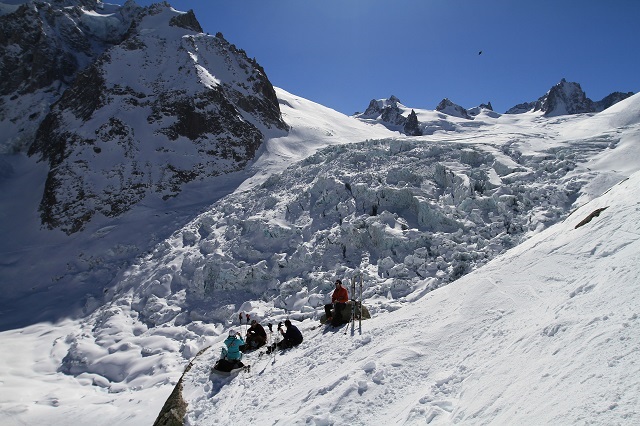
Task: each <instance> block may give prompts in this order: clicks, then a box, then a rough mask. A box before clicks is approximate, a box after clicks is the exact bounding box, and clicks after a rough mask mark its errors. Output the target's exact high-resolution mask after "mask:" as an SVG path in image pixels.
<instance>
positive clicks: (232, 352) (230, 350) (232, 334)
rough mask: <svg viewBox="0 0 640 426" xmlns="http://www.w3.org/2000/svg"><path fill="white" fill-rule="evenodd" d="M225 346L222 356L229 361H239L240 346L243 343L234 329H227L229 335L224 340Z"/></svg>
mask: <svg viewBox="0 0 640 426" xmlns="http://www.w3.org/2000/svg"><path fill="white" fill-rule="evenodd" d="M224 344H225V345H226V346H227V349H226V352H225V353H224V357H225V358H226V359H228V360H229V361H240V360H241V359H242V352H240V346H242V345H244V340H242V337H241V336H240V333H237V332H236V331H235V330H231V331H229V337H227V339H226V340H225V341H224Z"/></svg>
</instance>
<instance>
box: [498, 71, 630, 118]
mask: <svg viewBox="0 0 640 426" xmlns="http://www.w3.org/2000/svg"><path fill="white" fill-rule="evenodd" d="M632 95H633V92H628V93H622V92H613V93H611V94H609V95H607V96H605V97H604V98H603V99H602V100H600V101H592V100H591V99H589V98H588V97H587V95H586V93H585V92H584V91H583V90H582V88H581V87H580V85H579V84H578V83H574V82H568V81H567V80H565V79H564V78H563V79H562V80H561V81H560V83H558V84H556V85H555V86H553V87H552V88H551V89H549V91H548V92H547V93H546V94H545V95H544V96H542V97H540V98H539V99H538V100H537V101H536V102H525V103H522V104H519V105H516V106H515V107H513V108H511V109H509V110H508V111H507V112H506V114H519V113H522V112H526V111H542V112H544V114H545V116H547V117H554V116H558V115H567V114H582V113H589V112H600V111H604V110H605V109H607V108H609V107H610V106H612V105H614V104H616V103H617V102H620V101H621V100H624V99H626V98H628V97H629V96H632Z"/></svg>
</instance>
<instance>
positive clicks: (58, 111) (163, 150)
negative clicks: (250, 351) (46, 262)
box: [0, 1, 287, 233]
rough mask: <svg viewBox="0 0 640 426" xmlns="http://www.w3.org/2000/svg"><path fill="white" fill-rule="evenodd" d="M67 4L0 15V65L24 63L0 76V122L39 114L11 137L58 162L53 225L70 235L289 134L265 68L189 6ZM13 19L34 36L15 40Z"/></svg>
mask: <svg viewBox="0 0 640 426" xmlns="http://www.w3.org/2000/svg"><path fill="white" fill-rule="evenodd" d="M59 3H60V2H59ZM59 3H55V4H54V5H49V4H45V5H42V6H40V5H39V4H38V5H36V4H35V3H28V4H27V5H25V6H22V7H21V8H19V9H18V10H16V11H15V12H14V13H11V14H9V15H6V16H3V17H2V18H1V19H2V21H1V22H0V24H2V31H0V34H2V38H0V43H4V46H6V49H5V52H7V53H5V55H4V57H3V58H2V64H3V66H2V68H1V71H0V72H2V73H6V70H7V69H8V67H10V66H12V64H15V65H16V66H18V65H19V66H21V67H22V68H20V71H19V73H18V75H17V76H15V77H12V78H10V79H3V80H2V86H0V89H1V90H2V95H3V97H2V103H1V104H0V107H2V108H3V109H2V110H1V111H0V113H1V115H0V120H1V123H2V124H1V125H7V123H11V122H12V119H13V121H15V120H16V118H15V117H12V116H10V114H9V113H8V111H9V110H10V109H11V108H13V107H14V106H16V105H17V104H20V107H21V110H23V111H24V112H27V113H29V114H28V115H29V116H30V117H31V118H30V119H29V120H26V121H25V123H26V122H27V121H28V122H29V123H31V124H30V125H31V127H30V128H29V129H27V127H28V126H27V125H26V124H25V126H23V127H24V128H23V129H22V133H21V134H19V139H20V143H18V142H16V140H15V138H14V140H13V142H10V143H9V144H10V145H12V148H11V149H12V150H14V151H15V150H17V148H16V146H18V145H20V146H29V150H28V153H29V155H32V156H35V157H36V158H38V159H40V160H42V161H47V162H48V163H49V166H50V172H49V175H48V178H47V182H46V185H45V190H44V195H43V198H42V202H41V205H40V211H41V217H42V222H43V224H44V225H46V226H47V227H49V228H59V229H61V230H63V231H64V232H67V233H73V232H76V231H79V230H81V229H82V228H83V226H84V225H85V224H86V222H87V221H89V220H91V219H92V218H93V217H94V216H95V215H96V214H102V215H104V216H107V217H112V216H117V215H119V214H121V213H122V212H125V211H127V210H128V209H130V208H131V207H132V206H133V205H134V204H136V203H137V202H139V201H140V200H142V199H143V198H145V197H146V196H148V195H150V194H157V195H159V196H161V197H163V198H168V197H173V196H175V195H177V194H178V193H179V192H180V190H181V187H182V186H183V185H184V184H186V183H188V182H191V181H194V180H198V179H203V178H206V177H210V176H216V175H220V174H223V173H229V172H232V171H236V170H239V169H241V168H242V167H244V166H245V165H246V164H247V162H248V161H249V160H250V159H251V158H253V156H254V154H255V152H256V150H257V149H258V147H259V145H260V144H261V142H262V140H263V132H264V131H266V130H268V129H273V130H275V131H286V130H287V125H286V124H285V123H284V121H283V120H282V118H281V114H280V110H279V106H278V101H277V98H276V95H275V91H274V89H273V87H272V85H271V83H270V82H269V80H268V79H267V77H266V75H265V73H264V70H263V69H262V68H261V67H260V66H259V65H258V64H257V63H256V62H255V61H254V60H252V59H249V58H248V57H247V55H246V54H245V52H244V51H242V50H240V49H237V48H236V47H235V46H233V45H231V44H229V43H228V42H227V41H226V40H225V39H224V38H223V36H222V35H221V34H218V35H216V36H209V35H206V34H203V33H202V28H201V27H200V24H199V23H198V21H197V20H196V18H195V16H194V15H193V13H192V12H188V13H182V12H177V11H175V10H173V9H172V8H171V7H170V6H169V5H168V4H166V3H165V4H155V5H152V6H150V7H147V8H141V7H138V6H136V5H135V4H134V3H133V2H129V3H127V4H126V5H125V6H123V7H118V6H114V5H111V6H110V5H104V6H103V7H104V8H110V9H108V10H104V9H99V8H96V2H90V1H85V2H84V3H86V4H84V8H79V7H71V8H69V7H62V6H69V2H64V4H62V5H61V4H59ZM16 25H18V26H21V27H26V28H27V31H26V33H27V34H29V36H28V37H26V38H25V37H21V38H19V39H18V38H16V37H13V36H10V34H14V31H15V30H16V28H14V27H15V26H16ZM45 27H46V28H45ZM2 75H3V76H4V74H2ZM25 99H27V101H25ZM23 114H24V113H23ZM18 133H20V132H18ZM13 136H16V137H17V136H18V134H17V133H16V134H15V135H12V137H13ZM6 145H7V144H5V148H6Z"/></svg>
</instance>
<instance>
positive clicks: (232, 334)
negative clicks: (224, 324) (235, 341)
mask: <svg viewBox="0 0 640 426" xmlns="http://www.w3.org/2000/svg"><path fill="white" fill-rule="evenodd" d="M236 334H237V333H236V331H235V330H229V337H236Z"/></svg>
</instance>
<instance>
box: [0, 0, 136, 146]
mask: <svg viewBox="0 0 640 426" xmlns="http://www.w3.org/2000/svg"><path fill="white" fill-rule="evenodd" d="M60 3H61V2H57V3H54V2H52V3H39V2H29V3H25V4H22V5H21V6H19V7H17V6H16V7H15V9H14V10H13V12H12V13H6V14H4V15H2V16H0V132H1V134H2V135H3V138H2V140H0V153H11V152H16V151H24V150H26V149H27V148H28V146H29V145H30V144H31V142H32V141H33V138H34V135H35V133H36V130H37V128H38V126H39V124H40V123H41V122H42V120H43V119H44V117H45V116H46V114H47V113H48V112H49V107H50V106H51V104H52V103H53V102H55V101H56V100H57V99H58V98H59V97H60V96H61V95H62V93H64V91H65V90H66V89H67V87H68V86H69V84H71V83H72V82H73V80H74V79H75V77H76V75H77V73H78V72H79V71H80V70H81V69H84V68H85V67H86V66H88V64H90V63H91V62H92V61H94V60H95V59H96V58H97V57H98V56H99V55H100V54H101V53H102V52H104V51H105V50H106V49H107V48H109V47H110V46H112V45H114V44H117V43H119V42H120V41H122V39H123V38H124V35H125V33H126V31H127V29H128V28H129V25H130V23H131V18H130V15H127V14H114V15H112V16H110V17H109V18H105V19H103V20H101V21H98V20H96V19H93V18H92V17H90V15H87V14H86V13H85V12H83V9H81V7H85V8H89V9H91V8H94V9H95V7H96V1H95V0H94V1H67V2H64V4H63V5H61V4H60ZM61 6H65V7H64V8H62V7H61ZM8 10H11V9H8Z"/></svg>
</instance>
